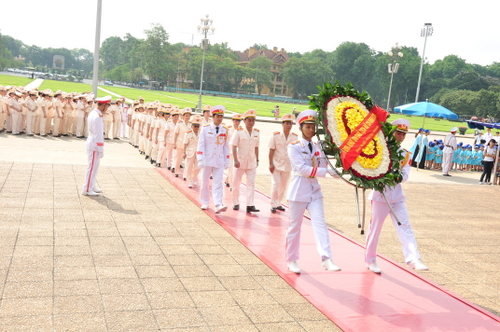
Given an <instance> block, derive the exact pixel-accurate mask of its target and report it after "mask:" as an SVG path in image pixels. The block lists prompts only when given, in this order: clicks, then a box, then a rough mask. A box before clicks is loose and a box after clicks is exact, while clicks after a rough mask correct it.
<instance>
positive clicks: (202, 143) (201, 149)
mask: <svg viewBox="0 0 500 332" xmlns="http://www.w3.org/2000/svg"><path fill="white" fill-rule="evenodd" d="M225 111H226V109H225V107H224V106H222V105H217V106H214V107H212V109H211V110H210V113H211V114H212V118H213V122H212V123H210V124H205V125H204V126H203V127H202V129H201V132H200V135H199V138H198V150H197V152H196V154H197V157H198V166H199V167H202V176H201V188H200V201H201V209H202V210H206V209H208V204H209V202H210V193H209V190H208V187H209V182H210V175H212V178H213V180H212V196H213V200H214V205H215V213H220V212H224V211H226V210H227V207H226V206H224V204H222V192H223V186H222V181H223V176H224V169H227V168H228V167H229V142H228V140H227V128H226V127H224V126H223V125H222V119H223V117H224V112H225Z"/></svg>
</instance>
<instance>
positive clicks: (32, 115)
mask: <svg viewBox="0 0 500 332" xmlns="http://www.w3.org/2000/svg"><path fill="white" fill-rule="evenodd" d="M25 105H26V108H27V109H28V112H27V113H26V134H28V135H33V133H34V130H35V122H36V112H37V110H38V104H37V102H36V101H35V100H33V99H31V97H28V99H27V100H26V102H25Z"/></svg>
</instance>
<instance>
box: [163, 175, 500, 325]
mask: <svg viewBox="0 0 500 332" xmlns="http://www.w3.org/2000/svg"><path fill="white" fill-rule="evenodd" d="M158 171H159V172H160V174H162V175H163V176H164V177H165V178H166V179H167V180H168V181H169V182H171V183H172V184H173V185H174V186H175V187H176V188H178V189H179V190H180V191H181V192H183V193H184V194H185V195H186V196H187V197H189V198H190V199H191V200H192V201H193V202H194V203H195V204H197V205H200V203H199V193H198V188H192V189H190V188H188V187H187V184H186V182H185V181H182V179H180V178H175V177H174V176H173V174H172V173H171V172H169V171H167V170H166V169H158ZM242 187H243V188H242V190H241V194H242V196H241V197H240V202H241V206H242V209H241V210H240V211H233V210H232V209H231V203H230V202H231V199H230V198H231V192H230V191H229V190H228V189H227V188H226V189H225V192H224V201H225V204H226V205H227V206H228V210H227V211H226V212H225V213H223V214H217V215H216V214H214V211H213V205H212V206H210V209H209V210H207V214H209V215H210V216H211V217H212V218H213V219H214V220H215V221H217V222H218V223H219V224H220V225H221V226H222V227H224V228H225V229H226V230H227V231H228V232H230V233H231V234H232V235H233V236H234V237H235V238H236V239H238V240H239V241H240V242H241V243H242V244H244V245H245V246H246V247H247V248H248V249H250V250H251V251H252V252H253V253H254V254H255V255H257V256H258V257H259V258H260V259H261V260H262V261H264V262H265V263H266V264H267V265H268V266H269V267H271V268H272V269H273V270H274V271H275V272H276V273H278V274H279V275H280V276H281V277H282V278H283V279H285V280H286V281H287V282H288V283H289V284H290V285H291V286H292V287H294V288H295V289H296V290H297V291H298V292H299V293H300V294H302V296H304V297H305V298H306V299H307V300H309V301H310V302H311V303H312V304H313V305H314V306H316V307H317V308H318V309H319V310H320V311H321V312H323V313H324V314H325V315H326V316H327V317H328V318H330V319H331V320H332V321H333V322H334V323H335V324H337V325H338V326H339V327H340V328H341V329H343V330H344V331H384V332H386V331H500V318H499V317H496V316H494V315H493V314H490V313H488V312H486V311H485V310H483V309H481V308H479V307H478V306H476V305H474V304H472V303H470V302H468V301H466V300H464V299H462V298H460V297H458V296H456V295H454V294H451V293H450V292H448V291H446V290H444V289H443V288H441V287H439V286H438V285H436V284H434V283H433V282H431V281H429V280H426V279H425V278H423V277H421V276H419V275H417V274H414V273H413V272H412V271H410V270H407V269H406V268H403V267H401V266H400V265H399V264H397V263H394V262H392V261H391V260H389V259H387V258H384V257H379V259H378V260H377V262H378V265H379V266H380V268H381V269H382V270H383V273H382V275H376V274H374V273H372V272H370V271H368V270H367V269H366V266H365V264H364V260H363V258H364V246H363V245H361V244H359V243H357V242H355V241H353V240H351V239H349V238H347V237H345V236H344V235H342V234H339V233H337V232H335V231H332V230H331V235H330V241H331V247H332V252H333V261H334V263H335V264H337V265H338V266H340V267H341V268H342V271H340V272H326V271H324V270H322V269H321V262H320V258H319V255H318V253H317V251H316V247H315V243H314V236H313V232H312V227H311V224H310V222H309V221H308V220H304V223H303V225H302V235H301V252H300V254H301V259H300V260H299V266H300V268H301V270H302V274H300V275H295V274H294V273H290V272H289V271H288V270H287V267H286V264H285V259H284V257H285V233H286V229H287V227H288V211H287V212H281V213H276V214H273V213H271V212H270V210H269V209H270V205H269V204H270V203H269V197H268V196H266V195H264V194H262V193H260V192H256V194H255V206H256V207H257V208H259V209H260V210H261V212H258V213H254V214H247V213H245V197H244V195H245V189H246V188H245V187H244V186H242ZM431 268H432V264H431Z"/></svg>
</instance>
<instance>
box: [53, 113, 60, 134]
mask: <svg viewBox="0 0 500 332" xmlns="http://www.w3.org/2000/svg"><path fill="white" fill-rule="evenodd" d="M61 119H62V118H60V117H58V116H57V115H55V116H54V127H53V128H52V136H58V135H60V133H61V132H60V131H59V129H61Z"/></svg>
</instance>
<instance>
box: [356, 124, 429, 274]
mask: <svg viewBox="0 0 500 332" xmlns="http://www.w3.org/2000/svg"><path fill="white" fill-rule="evenodd" d="M392 124H393V125H395V126H397V128H396V131H395V132H394V136H395V138H396V140H397V141H398V142H400V143H401V142H403V141H404V139H405V137H406V133H407V132H408V129H409V128H410V122H409V121H408V120H406V119H397V120H395V121H393V122H392ZM403 153H404V156H405V159H404V160H403V161H402V162H401V169H402V173H403V182H405V181H406V180H408V176H409V175H410V169H411V152H409V151H407V150H404V152H403ZM384 194H385V197H386V198H387V200H388V201H389V203H390V204H391V206H392V209H393V210H394V213H395V214H396V216H397V218H398V219H399V221H400V222H401V225H398V224H397V221H396V219H395V218H394V216H393V215H392V214H391V218H392V221H393V224H394V227H395V228H396V231H397V233H398V237H399V241H400V242H401V245H402V247H403V254H404V256H405V262H406V263H407V264H408V265H409V266H411V267H412V268H414V269H415V270H428V268H427V266H425V265H424V264H423V263H422V261H421V260H420V254H419V252H418V249H417V241H416V240H415V235H414V234H413V231H412V229H411V225H410V219H409V217H408V211H407V209H406V204H405V195H404V193H403V188H402V186H401V183H398V184H397V185H396V186H395V187H386V188H385V189H384ZM368 199H369V200H371V201H372V218H371V221H370V227H369V229H368V233H367V235H366V251H365V262H366V266H367V267H368V269H369V270H370V271H372V272H374V273H381V272H382V270H381V269H380V268H379V267H378V265H377V262H376V258H377V244H378V239H379V237H380V232H381V231H382V226H383V224H384V220H385V218H386V217H387V215H388V214H389V213H390V212H391V211H390V208H389V206H388V205H387V202H386V201H385V199H384V197H383V196H382V194H381V193H380V192H378V191H375V190H373V191H372V192H371V193H370V196H369V197H368Z"/></svg>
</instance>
